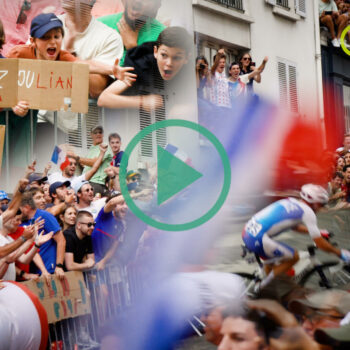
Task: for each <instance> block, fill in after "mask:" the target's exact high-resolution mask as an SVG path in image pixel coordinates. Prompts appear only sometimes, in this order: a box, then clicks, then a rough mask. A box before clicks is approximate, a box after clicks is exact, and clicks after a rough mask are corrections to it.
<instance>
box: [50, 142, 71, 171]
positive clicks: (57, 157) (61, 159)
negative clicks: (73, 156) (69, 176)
mask: <svg viewBox="0 0 350 350" xmlns="http://www.w3.org/2000/svg"><path fill="white" fill-rule="evenodd" d="M51 162H53V163H55V164H57V165H58V166H59V167H60V169H61V170H62V171H63V170H64V169H65V168H66V167H67V166H68V165H69V163H70V162H69V159H68V157H67V154H66V152H64V151H63V150H62V149H61V148H59V147H58V146H55V149H54V150H53V153H52V157H51Z"/></svg>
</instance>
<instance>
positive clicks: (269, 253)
mask: <svg viewBox="0 0 350 350" xmlns="http://www.w3.org/2000/svg"><path fill="white" fill-rule="evenodd" d="M262 245H263V250H264V254H265V256H266V257H267V258H270V259H272V258H279V259H281V260H279V261H280V263H279V264H278V265H267V266H266V269H265V272H266V273H267V277H265V278H264V279H263V280H262V282H261V288H263V287H264V286H266V285H267V284H269V283H270V282H271V281H272V280H273V279H274V278H275V277H276V276H280V275H282V274H283V273H285V272H287V271H288V270H289V269H290V268H291V267H292V266H293V265H294V264H295V263H296V262H297V261H298V260H299V254H298V252H297V251H296V250H294V249H293V248H292V247H290V246H288V245H287V244H284V243H281V242H277V241H274V240H273V239H271V238H270V237H269V236H267V235H264V236H263V238H262Z"/></svg>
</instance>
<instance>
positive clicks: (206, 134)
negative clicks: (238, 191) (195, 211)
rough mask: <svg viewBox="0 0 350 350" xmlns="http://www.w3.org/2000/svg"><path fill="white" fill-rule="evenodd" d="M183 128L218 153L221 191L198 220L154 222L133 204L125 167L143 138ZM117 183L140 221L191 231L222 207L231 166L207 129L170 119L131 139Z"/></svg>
mask: <svg viewBox="0 0 350 350" xmlns="http://www.w3.org/2000/svg"><path fill="white" fill-rule="evenodd" d="M174 126H177V127H184V128H188V129H192V130H194V131H197V132H198V133H200V134H202V135H203V136H204V137H206V138H207V139H208V140H209V141H210V142H211V143H212V144H213V145H214V147H215V149H216V150H217V152H218V153H219V156H220V158H221V162H222V164H223V167H224V183H223V186H222V190H221V193H220V196H219V197H218V199H217V200H216V202H215V204H214V205H213V206H212V208H211V209H209V210H208V211H207V212H206V213H205V214H204V215H202V216H201V217H200V218H198V219H196V220H193V221H190V222H187V223H184V224H167V223H163V222H160V221H157V220H154V219H153V218H151V217H150V216H148V215H146V214H145V213H144V212H143V211H142V210H141V209H140V208H139V207H138V206H137V205H136V204H135V203H134V200H133V199H132V198H131V196H130V194H129V191H128V188H127V184H126V170H127V165H128V163H129V157H130V155H131V153H132V151H133V150H134V148H135V147H136V146H137V144H138V143H139V142H140V141H141V140H142V139H144V137H145V136H147V135H149V134H151V133H152V132H154V131H156V130H159V129H163V128H166V127H174ZM119 183H120V189H121V192H122V195H123V196H124V199H125V202H126V204H127V205H128V207H129V209H130V210H131V211H132V212H133V213H134V214H135V215H136V216H137V217H138V218H139V219H141V220H142V221H144V222H145V223H146V224H148V225H150V226H153V227H156V228H158V229H160V230H165V231H186V230H190V229H193V228H195V227H197V226H200V225H202V224H204V223H205V222H207V221H209V220H210V219H211V218H212V217H213V216H214V215H215V214H216V213H217V212H218V211H219V210H220V208H221V207H222V205H223V204H224V202H225V200H226V198H227V196H228V193H229V190H230V186H231V165H230V161H229V158H228V156H227V153H226V151H225V148H224V147H223V145H222V144H221V142H220V141H219V140H218V139H217V138H216V136H215V135H214V134H212V133H211V132H210V131H209V130H208V129H206V128H205V127H203V126H201V125H199V124H196V123H194V122H191V121H188V120H182V119H170V120H163V121H160V122H156V123H154V124H152V125H149V126H147V127H146V128H144V129H143V130H141V131H140V132H139V133H138V134H137V135H135V136H134V137H133V139H132V140H131V141H130V142H129V144H128V146H127V147H126V149H125V151H124V154H123V157H122V161H121V164H120V176H119Z"/></svg>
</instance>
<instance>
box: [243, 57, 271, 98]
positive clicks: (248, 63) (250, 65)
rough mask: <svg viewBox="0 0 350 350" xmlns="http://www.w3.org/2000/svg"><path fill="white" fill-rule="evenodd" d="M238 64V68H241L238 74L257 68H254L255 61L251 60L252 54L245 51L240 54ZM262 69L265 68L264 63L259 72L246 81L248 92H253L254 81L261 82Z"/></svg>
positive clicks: (248, 72)
mask: <svg viewBox="0 0 350 350" xmlns="http://www.w3.org/2000/svg"><path fill="white" fill-rule="evenodd" d="M264 61H265V60H264ZM264 61H263V62H264ZM266 62H267V60H266V61H265V64H266ZM239 65H240V69H241V71H240V73H239V74H240V75H245V74H250V73H252V72H254V71H255V70H256V69H257V68H255V62H253V60H252V56H251V55H250V53H248V52H245V53H244V54H243V55H242V57H241V58H240V60H239ZM259 68H260V67H259ZM264 69H265V65H264V67H263V68H262V70H261V71H260V72H259V74H256V75H254V77H253V78H249V81H248V83H247V89H248V92H249V93H251V94H254V87H253V84H254V81H255V82H257V83H259V84H260V83H261V73H262V72H263V70H264Z"/></svg>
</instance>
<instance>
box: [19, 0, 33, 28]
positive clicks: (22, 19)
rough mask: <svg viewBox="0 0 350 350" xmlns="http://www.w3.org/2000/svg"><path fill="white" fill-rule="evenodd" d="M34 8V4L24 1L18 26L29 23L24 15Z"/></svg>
mask: <svg viewBox="0 0 350 350" xmlns="http://www.w3.org/2000/svg"><path fill="white" fill-rule="evenodd" d="M31 7H32V4H31V2H30V1H28V0H24V1H23V4H22V7H21V11H20V12H19V15H18V17H17V20H16V24H24V23H26V21H27V15H26V14H25V13H24V12H25V11H29V10H30V9H31Z"/></svg>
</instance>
